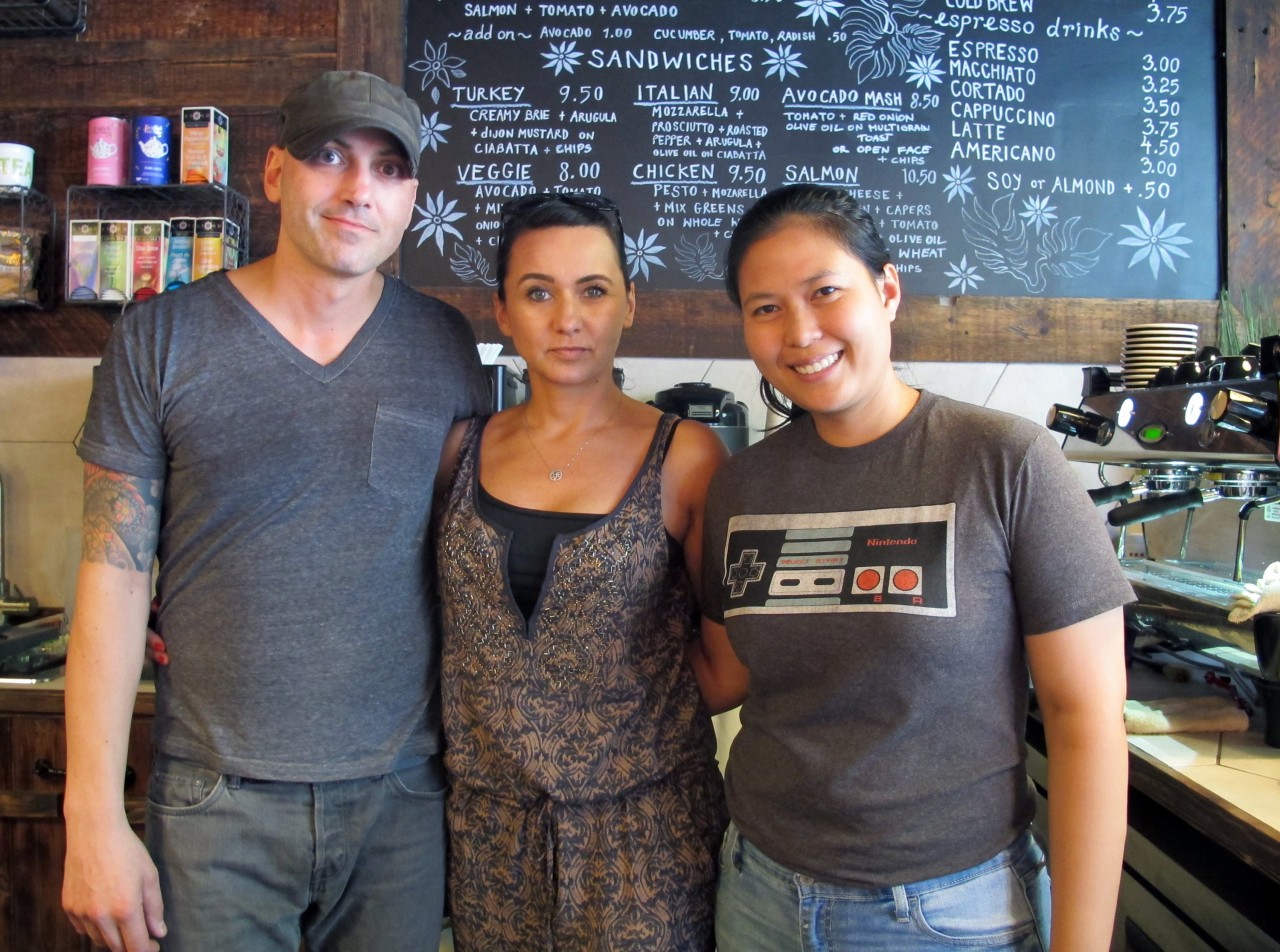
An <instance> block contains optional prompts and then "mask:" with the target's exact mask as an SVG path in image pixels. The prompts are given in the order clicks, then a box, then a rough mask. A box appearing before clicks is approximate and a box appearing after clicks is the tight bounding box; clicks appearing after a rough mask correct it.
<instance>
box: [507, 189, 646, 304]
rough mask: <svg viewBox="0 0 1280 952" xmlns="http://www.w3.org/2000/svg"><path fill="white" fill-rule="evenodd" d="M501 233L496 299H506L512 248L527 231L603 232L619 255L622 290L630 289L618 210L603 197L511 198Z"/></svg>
mask: <svg viewBox="0 0 1280 952" xmlns="http://www.w3.org/2000/svg"><path fill="white" fill-rule="evenodd" d="M501 224H502V231H501V232H500V233H499V235H498V258H497V279H498V299H499V300H502V301H505V300H506V299H507V290H506V282H507V269H508V267H509V266H510V263H511V248H512V246H513V245H514V244H515V242H516V239H517V238H519V237H520V236H521V235H523V234H524V233H525V232H526V231H539V230H541V229H543V228H561V227H568V228H603V229H604V230H605V231H606V232H607V233H608V235H609V238H610V240H611V241H612V242H613V247H614V250H615V251H617V253H618V267H619V269H620V270H621V271H622V278H623V281H624V282H625V287H626V288H627V289H630V287H631V278H630V276H629V275H628V274H627V250H626V244H625V238H624V235H623V231H622V216H621V214H619V212H618V206H617V205H616V204H614V202H613V201H612V200H611V199H608V198H605V197H604V196H603V195H595V194H592V193H590V192H538V193H536V194H533V195H522V196H520V197H519V198H513V199H512V200H511V201H509V202H507V203H506V204H505V205H503V206H502V215H501Z"/></svg>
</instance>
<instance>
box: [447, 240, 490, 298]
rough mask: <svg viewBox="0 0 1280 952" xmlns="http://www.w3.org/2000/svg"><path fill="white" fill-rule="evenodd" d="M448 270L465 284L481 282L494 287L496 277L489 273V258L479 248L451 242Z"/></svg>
mask: <svg viewBox="0 0 1280 952" xmlns="http://www.w3.org/2000/svg"><path fill="white" fill-rule="evenodd" d="M449 270H450V271H452V272H453V273H454V274H456V275H457V276H458V277H459V278H461V279H462V280H463V281H465V282H466V283H467V284H477V283H479V284H483V285H485V286H486V287H491V288H496V287H497V286H498V279H497V278H495V277H493V276H492V275H491V274H490V266H489V259H488V258H486V257H485V256H484V255H483V254H482V253H481V252H480V249H479V248H471V247H469V246H467V245H464V244H463V243H462V242H460V241H455V242H454V243H453V257H451V258H450V259H449Z"/></svg>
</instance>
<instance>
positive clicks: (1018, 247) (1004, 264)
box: [960, 193, 1111, 294]
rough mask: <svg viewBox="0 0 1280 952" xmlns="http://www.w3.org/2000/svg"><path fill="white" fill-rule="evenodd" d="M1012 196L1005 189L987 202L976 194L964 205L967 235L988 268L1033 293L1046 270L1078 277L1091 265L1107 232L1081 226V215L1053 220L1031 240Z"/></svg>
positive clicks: (1040, 285)
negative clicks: (989, 202)
mask: <svg viewBox="0 0 1280 952" xmlns="http://www.w3.org/2000/svg"><path fill="white" fill-rule="evenodd" d="M1013 200H1014V195H1013V193H1010V194H1008V195H1002V196H1000V197H999V198H997V199H996V200H995V201H993V202H992V203H991V207H990V208H983V207H982V203H981V202H980V201H979V200H978V199H977V197H975V198H974V200H973V203H972V204H971V205H966V206H965V207H964V208H963V209H962V210H961V213H960V215H961V218H963V220H964V228H963V233H964V237H965V240H966V241H967V242H968V243H969V245H970V246H971V247H972V248H973V249H974V255H975V257H976V258H977V259H978V261H979V262H980V263H981V264H982V266H983V267H984V268H986V269H987V270H988V271H991V272H992V273H993V274H1007V275H1009V276H1010V277H1012V278H1014V279H1016V280H1017V281H1019V282H1021V283H1022V285H1023V287H1025V288H1026V289H1027V292H1028V293H1029V294H1038V293H1040V292H1041V291H1043V290H1044V289H1045V286H1046V284H1047V278H1048V275H1056V276H1060V277H1068V278H1078V277H1081V276H1083V275H1085V274H1088V273H1089V272H1090V271H1092V270H1093V268H1094V266H1095V265H1097V263H1098V257H1099V255H1100V253H1101V250H1102V245H1103V244H1104V243H1105V242H1106V241H1107V239H1109V238H1110V237H1111V234H1110V233H1109V232H1104V231H1099V230H1097V229H1096V228H1084V227H1081V225H1080V216H1078V215H1077V216H1073V217H1071V218H1068V219H1066V220H1065V221H1060V222H1057V223H1055V224H1053V225H1050V226H1049V227H1048V228H1047V229H1046V230H1045V232H1044V233H1043V234H1041V235H1039V236H1038V238H1037V240H1036V241H1035V244H1034V246H1033V245H1032V241H1031V234H1030V233H1029V232H1028V230H1027V224H1028V223H1027V222H1025V221H1023V220H1022V219H1021V218H1020V217H1019V216H1018V212H1017V211H1016V210H1015V208H1014V205H1013Z"/></svg>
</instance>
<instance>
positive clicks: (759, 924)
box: [716, 824, 1049, 952]
mask: <svg viewBox="0 0 1280 952" xmlns="http://www.w3.org/2000/svg"><path fill="white" fill-rule="evenodd" d="M716 941H717V948H718V950H719V952H840V950H844V949H857V950H858V952H916V950H919V952H925V950H930V952H937V950H940V949H983V950H991V949H999V950H1009V952H1014V950H1016V952H1043V950H1045V949H1047V948H1048V947H1049V874H1048V871H1047V870H1046V868H1045V858H1044V852H1043V851H1042V850H1041V849H1040V846H1039V844H1037V843H1036V842H1035V840H1034V839H1033V837H1032V836H1031V834H1030V833H1026V834H1024V835H1023V836H1022V837H1020V838H1019V839H1018V840H1016V841H1015V842H1014V844H1013V845H1012V846H1011V847H1009V848H1008V849H1007V850H1005V851H1004V852H1002V853H999V854H997V855H996V856H994V857H992V858H991V859H989V860H987V861H986V862H984V863H979V864H978V865H977V866H974V867H973V868H972V869H967V870H964V871H962V872H958V873H951V874H949V875H946V876H939V877H938V878H937V879H929V880H925V881H924V882H919V883H907V884H904V885H901V886H887V887H884V888H882V889H859V888H856V887H852V886H838V885H833V884H829V883H822V882H818V881H816V880H815V879H813V877H811V876H805V875H803V874H801V873H796V872H793V871H791V870H789V869H787V868H785V867H783V866H780V865H778V864H777V863H775V862H773V860H771V859H769V858H768V857H766V856H765V855H764V854H763V853H761V852H760V851H759V850H758V849H756V848H755V847H754V846H752V845H751V844H750V843H748V842H747V841H746V840H745V839H743V838H742V836H741V834H739V832H738V828H737V826H734V825H732V824H730V826H729V830H728V832H727V833H726V834H725V838H724V846H723V848H722V849H721V853H720V888H719V892H718V893H717V895H716Z"/></svg>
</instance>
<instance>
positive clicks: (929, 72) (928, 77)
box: [907, 53, 942, 90]
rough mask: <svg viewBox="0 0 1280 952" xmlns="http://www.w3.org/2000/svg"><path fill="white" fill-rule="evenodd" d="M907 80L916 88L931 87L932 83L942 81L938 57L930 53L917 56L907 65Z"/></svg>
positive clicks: (926, 88)
mask: <svg viewBox="0 0 1280 952" xmlns="http://www.w3.org/2000/svg"><path fill="white" fill-rule="evenodd" d="M907 80H908V81H909V82H911V83H913V84H914V85H915V87H916V88H917V89H925V90H928V89H932V88H933V84H934V83H939V84H940V83H941V82H942V64H941V63H940V62H938V57H936V56H934V55H933V54H932V53H930V54H929V55H928V56H917V57H916V58H915V59H913V60H912V61H911V65H910V66H908V67H907Z"/></svg>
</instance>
